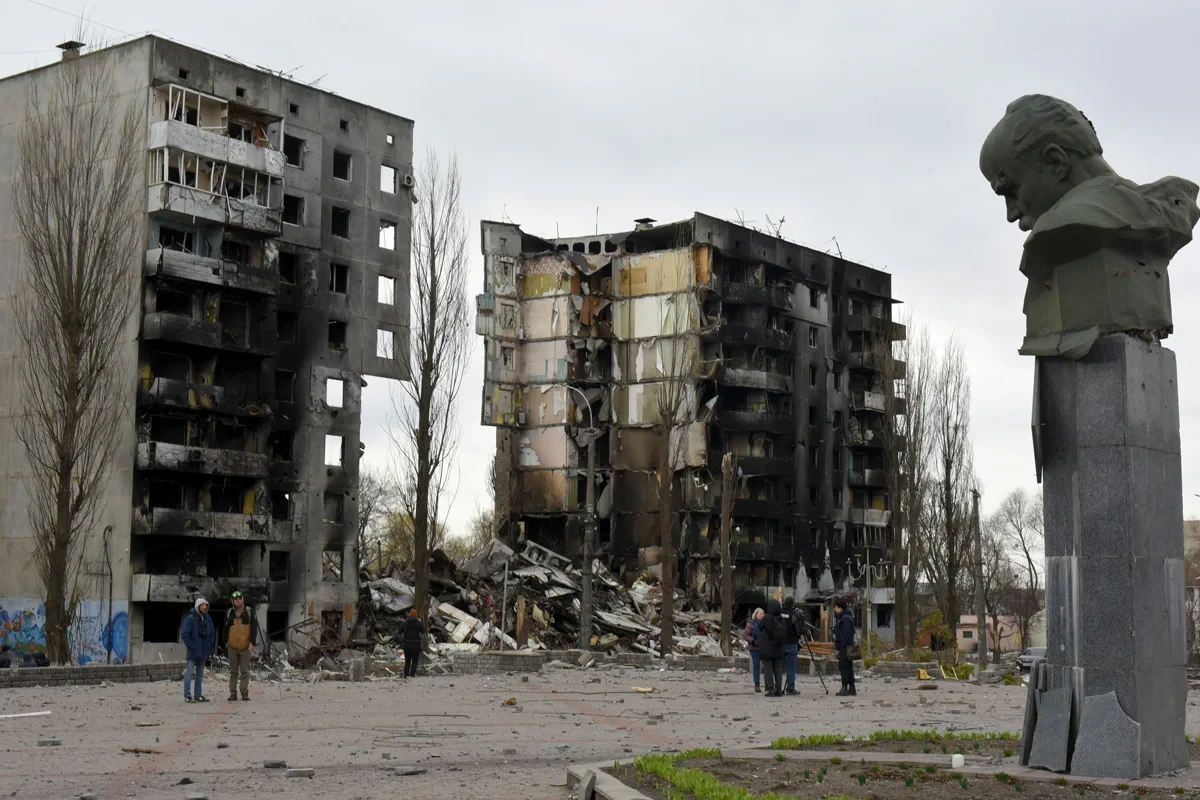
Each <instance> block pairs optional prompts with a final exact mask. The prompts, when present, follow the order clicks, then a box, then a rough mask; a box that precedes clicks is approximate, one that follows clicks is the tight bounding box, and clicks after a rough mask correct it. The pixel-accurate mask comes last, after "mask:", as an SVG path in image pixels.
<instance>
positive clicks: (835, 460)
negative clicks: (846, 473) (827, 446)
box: [833, 447, 842, 469]
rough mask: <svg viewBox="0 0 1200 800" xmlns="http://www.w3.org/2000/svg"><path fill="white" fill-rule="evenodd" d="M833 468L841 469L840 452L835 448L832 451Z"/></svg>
mask: <svg viewBox="0 0 1200 800" xmlns="http://www.w3.org/2000/svg"><path fill="white" fill-rule="evenodd" d="M833 468H834V469H841V468H842V451H841V450H839V449H838V448H836V447H835V448H834V449H833Z"/></svg>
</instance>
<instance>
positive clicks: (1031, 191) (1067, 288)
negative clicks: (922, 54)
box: [979, 94, 1200, 358]
mask: <svg viewBox="0 0 1200 800" xmlns="http://www.w3.org/2000/svg"><path fill="white" fill-rule="evenodd" d="M979 168H980V169H981V170H982V171H983V175H984V177H985V178H987V179H988V181H989V182H990V183H991V185H992V189H993V190H995V192H996V194H998V195H1000V196H1001V197H1003V198H1004V202H1005V205H1006V206H1007V207H1008V221H1009V222H1016V223H1017V224H1018V225H1019V226H1020V228H1021V230H1023V231H1028V232H1029V236H1028V237H1027V238H1026V239H1025V252H1024V255H1023V256H1022V258H1021V272H1022V273H1023V274H1024V275H1025V277H1026V278H1027V279H1028V281H1029V283H1028V286H1027V287H1026V290H1025V307H1024V311H1025V341H1024V342H1023V343H1022V345H1021V353H1022V354H1023V355H1032V356H1063V357H1066V358H1081V357H1083V356H1084V355H1086V354H1087V352H1088V351H1089V350H1090V349H1091V347H1092V343H1093V342H1095V341H1096V338H1097V337H1098V336H1101V335H1104V334H1108V333H1130V334H1134V335H1137V336H1140V337H1141V338H1144V339H1146V340H1148V341H1152V342H1157V341H1158V340H1159V339H1161V338H1163V337H1165V336H1166V335H1168V334H1169V333H1171V329H1172V322H1171V289H1170V283H1169V282H1168V279H1167V265H1168V263H1169V262H1170V260H1171V258H1172V257H1173V256H1174V255H1175V253H1176V252H1178V251H1179V249H1180V248H1181V247H1183V246H1184V245H1186V244H1187V243H1188V242H1190V241H1191V240H1192V228H1193V227H1194V226H1195V224H1196V221H1197V219H1200V209H1198V208H1197V206H1196V194H1197V187H1196V184H1194V183H1192V182H1191V181H1188V180H1184V179H1183V178H1175V177H1167V178H1163V179H1161V180H1158V181H1155V182H1154V183H1149V184H1146V185H1144V186H1139V185H1138V184H1136V183H1134V182H1132V181H1128V180H1125V179H1124V178H1122V177H1121V176H1119V175H1117V173H1116V172H1114V171H1113V169H1112V167H1110V166H1109V165H1108V162H1107V161H1105V160H1104V149H1103V148H1102V147H1101V146H1100V139H1099V137H1097V136H1096V130H1095V128H1094V127H1093V125H1092V123H1091V121H1090V120H1089V119H1088V118H1087V117H1085V116H1084V115H1083V114H1082V113H1080V111H1079V110H1078V109H1077V108H1075V107H1074V106H1072V105H1071V104H1070V103H1065V102H1063V101H1062V100H1058V99H1056V98H1053V97H1047V96H1046V95H1037V94H1033V95H1026V96H1025V97H1022V98H1020V99H1019V100H1016V101H1014V102H1013V103H1011V104H1010V105H1009V106H1008V109H1007V110H1006V111H1005V113H1004V118H1003V119H1001V120H1000V122H999V123H997V124H996V127H995V128H993V129H992V132H991V133H989V134H988V137H987V140H986V141H985V142H984V143H983V150H982V151H981V152H980V154H979Z"/></svg>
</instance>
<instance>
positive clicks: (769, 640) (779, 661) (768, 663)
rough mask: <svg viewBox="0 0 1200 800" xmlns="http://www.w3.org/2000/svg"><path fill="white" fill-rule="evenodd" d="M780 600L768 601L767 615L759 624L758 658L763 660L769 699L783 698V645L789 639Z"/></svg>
mask: <svg viewBox="0 0 1200 800" xmlns="http://www.w3.org/2000/svg"><path fill="white" fill-rule="evenodd" d="M781 611H782V609H781V608H780V607H779V601H778V600H769V601H767V614H766V616H765V617H763V618H762V622H760V623H759V631H760V633H759V637H758V657H759V658H760V659H761V660H762V669H763V683H764V684H765V685H766V689H767V693H766V696H767V697H782V696H783V645H784V640H785V639H786V637H787V633H786V632H785V631H784V621H783V620H782V619H781V618H780V616H779V614H780V612H781Z"/></svg>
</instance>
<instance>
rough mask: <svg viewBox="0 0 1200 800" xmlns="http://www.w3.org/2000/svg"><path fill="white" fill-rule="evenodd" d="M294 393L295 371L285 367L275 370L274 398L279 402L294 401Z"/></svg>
mask: <svg viewBox="0 0 1200 800" xmlns="http://www.w3.org/2000/svg"><path fill="white" fill-rule="evenodd" d="M295 393H296V373H294V372H291V371H289V370H286V369H277V370H275V399H276V400H278V401H279V402H281V403H291V402H292V401H294V400H295V399H296V398H295Z"/></svg>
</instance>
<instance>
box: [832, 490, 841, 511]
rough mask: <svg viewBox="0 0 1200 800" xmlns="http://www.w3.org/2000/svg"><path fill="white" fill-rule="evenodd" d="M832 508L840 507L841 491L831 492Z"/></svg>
mask: <svg viewBox="0 0 1200 800" xmlns="http://www.w3.org/2000/svg"><path fill="white" fill-rule="evenodd" d="M833 507H834V508H841V507H842V490H841V489H834V490H833Z"/></svg>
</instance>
